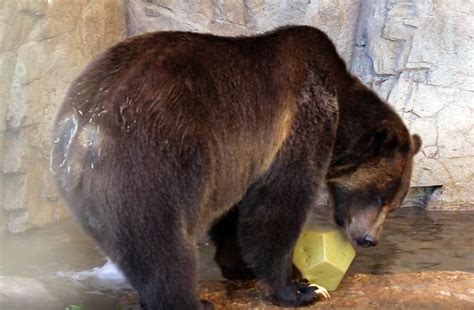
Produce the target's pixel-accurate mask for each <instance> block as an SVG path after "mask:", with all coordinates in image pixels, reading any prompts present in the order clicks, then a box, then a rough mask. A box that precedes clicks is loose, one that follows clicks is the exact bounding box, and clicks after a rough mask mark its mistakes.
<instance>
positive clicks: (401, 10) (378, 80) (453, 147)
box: [351, 0, 474, 210]
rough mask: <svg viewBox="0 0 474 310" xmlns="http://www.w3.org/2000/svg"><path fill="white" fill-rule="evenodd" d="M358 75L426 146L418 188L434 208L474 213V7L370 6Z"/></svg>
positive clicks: (364, 16) (355, 63)
mask: <svg viewBox="0 0 474 310" xmlns="http://www.w3.org/2000/svg"><path fill="white" fill-rule="evenodd" d="M359 16H360V17H359V24H358V29H357V34H356V40H355V42H354V43H355V44H354V53H353V55H352V59H351V69H352V71H353V72H354V73H355V74H356V75H358V76H360V77H361V78H362V79H363V80H364V81H365V82H366V83H367V84H369V85H371V86H372V88H373V89H375V90H376V91H377V92H378V93H379V94H380V95H381V96H382V97H383V98H385V99H386V100H387V101H388V102H390V103H391V104H392V105H394V106H395V108H396V109H397V110H398V111H400V112H401V115H402V116H403V118H404V119H405V121H406V122H407V124H408V126H409V127H410V129H411V130H412V131H413V132H416V133H419V134H420V135H421V137H422V138H423V148H422V150H421V154H420V155H419V156H418V157H417V161H416V165H415V171H414V182H413V183H414V185H418V186H429V185H442V186H443V193H442V195H441V196H440V200H439V201H438V202H437V203H436V204H434V205H433V207H434V208H442V209H453V210H455V209H461V208H474V192H473V190H472V189H473V188H474V40H473V38H474V3H473V2H470V1H461V0H454V1H416V0H413V1H406V0H405V1H402V0H399V1H393V0H390V1H389V0H387V1H364V2H362V5H361V8H360V14H359Z"/></svg>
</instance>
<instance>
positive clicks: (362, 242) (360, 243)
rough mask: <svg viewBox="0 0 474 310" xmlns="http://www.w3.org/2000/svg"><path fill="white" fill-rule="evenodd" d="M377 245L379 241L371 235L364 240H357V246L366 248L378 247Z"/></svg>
mask: <svg viewBox="0 0 474 310" xmlns="http://www.w3.org/2000/svg"><path fill="white" fill-rule="evenodd" d="M377 243H378V241H377V239H376V238H375V237H373V236H372V235H370V234H365V235H364V236H363V237H362V238H360V239H358V240H357V245H358V246H362V247H364V248H368V247H372V246H376V245H377Z"/></svg>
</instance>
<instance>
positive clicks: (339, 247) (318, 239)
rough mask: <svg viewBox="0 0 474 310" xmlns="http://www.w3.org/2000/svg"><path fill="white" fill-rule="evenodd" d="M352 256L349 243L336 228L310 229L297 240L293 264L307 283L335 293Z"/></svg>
mask: <svg viewBox="0 0 474 310" xmlns="http://www.w3.org/2000/svg"><path fill="white" fill-rule="evenodd" d="M355 255H356V252H355V250H354V248H353V247H352V244H351V242H350V241H349V239H348V238H347V237H346V235H345V234H344V233H343V232H342V231H340V230H339V229H335V228H327V229H318V230H310V231H304V232H303V233H302V234H301V236H300V238H299V239H298V242H297V243H296V246H295V250H294V254H293V263H294V264H295V266H296V267H297V268H298V269H299V271H300V272H301V275H302V276H303V278H305V279H307V280H308V281H309V282H310V283H312V284H317V285H320V286H323V287H325V288H326V289H327V290H328V291H334V290H336V289H337V287H338V286H339V283H341V281H342V278H343V277H344V274H345V273H346V272H347V270H348V269H349V266H350V265H351V263H352V261H353V260H354V257H355Z"/></svg>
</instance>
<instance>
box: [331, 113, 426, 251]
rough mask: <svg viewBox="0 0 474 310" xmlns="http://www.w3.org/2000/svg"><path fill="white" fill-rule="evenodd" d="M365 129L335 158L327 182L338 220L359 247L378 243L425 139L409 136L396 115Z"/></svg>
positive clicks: (408, 180) (401, 195)
mask: <svg viewBox="0 0 474 310" xmlns="http://www.w3.org/2000/svg"><path fill="white" fill-rule="evenodd" d="M361 132H362V133H363V134H361V135H360V137H359V138H356V139H355V141H353V143H350V146H348V147H347V148H346V149H345V151H344V152H343V153H342V154H339V156H337V157H335V158H333V160H332V162H331V167H330V170H329V171H330V172H329V175H328V183H327V184H328V188H329V191H330V193H331V196H332V198H333V203H334V217H335V221H336V223H337V224H338V225H339V226H340V227H342V228H343V229H344V230H345V231H346V233H347V235H348V236H349V237H350V239H351V240H352V242H353V243H354V244H355V245H357V246H362V247H369V246H375V245H377V241H378V238H379V235H380V233H381V231H382V225H383V222H384V220H385V218H386V216H387V215H388V213H390V212H391V211H393V210H394V209H396V208H398V207H399V206H400V205H401V203H402V201H403V199H404V198H405V196H406V194H407V192H408V189H409V185H410V179H411V174H412V166H413V157H414V155H415V154H416V153H417V152H418V151H419V149H420V147H421V139H420V137H419V136H418V135H410V133H409V132H408V130H407V129H406V127H405V126H404V125H403V123H402V121H401V120H400V119H399V118H398V117H395V118H392V119H391V120H382V121H380V122H378V123H377V124H375V125H374V126H370V127H369V128H364V129H363V130H362V131H361Z"/></svg>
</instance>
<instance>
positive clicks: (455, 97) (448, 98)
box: [0, 0, 474, 232]
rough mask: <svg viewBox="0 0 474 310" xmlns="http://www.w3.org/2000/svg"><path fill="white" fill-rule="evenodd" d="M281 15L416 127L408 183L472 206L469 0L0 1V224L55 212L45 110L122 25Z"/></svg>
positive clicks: (238, 31) (255, 26) (151, 26)
mask: <svg viewBox="0 0 474 310" xmlns="http://www.w3.org/2000/svg"><path fill="white" fill-rule="evenodd" d="M123 6H125V8H124V7H123ZM125 17H126V18H125ZM125 19H126V21H125ZM286 24H307V25H313V26H316V27H319V28H321V29H322V30H324V31H326V32H327V33H328V35H329V36H330V37H331V38H332V39H333V40H334V42H335V43H336V45H337V47H338V50H339V52H340V53H341V54H342V56H343V58H344V59H345V60H346V62H347V63H348V64H349V66H350V68H351V70H352V71H353V72H354V73H355V74H356V75H358V76H359V77H361V78H362V79H363V80H364V81H365V82H366V83H367V84H368V85H370V86H371V87H372V88H373V89H375V90H376V91H377V92H378V93H379V94H380V95H381V96H382V97H383V98H385V99H387V100H388V101H389V102H390V103H391V104H393V105H394V106H395V107H396V108H397V110H399V111H400V112H401V114H402V115H403V117H404V119H405V121H406V122H407V124H408V125H409V126H410V128H411V129H412V130H413V131H414V132H417V133H419V134H420V135H421V136H422V138H423V140H424V145H423V149H422V152H421V154H420V156H418V157H417V163H416V168H415V175H414V182H413V184H414V185H415V186H416V185H418V186H430V185H443V190H444V193H443V194H442V195H441V196H440V200H439V201H438V203H437V204H432V205H434V206H436V207H441V208H447V209H460V208H472V209H474V203H473V201H474V194H473V193H472V191H471V189H472V188H474V184H473V182H474V175H473V170H474V169H473V168H472V167H474V147H473V144H474V128H473V125H474V124H473V122H474V121H473V119H474V117H473V116H474V115H473V102H474V73H473V72H474V70H473V66H474V46H473V45H474V40H473V39H472V38H473V37H474V3H472V2H469V1H462V0H453V1H434V0H432V1H430V0H427V1H409V0H383V1H363V0H347V1H332V0H320V1H303V0H294V1H290V0H287V1H269V0H235V1H230V0H200V1H189V0H123V1H117V0H101V1H88V0H71V1H60V0H4V1H1V2H0V40H1V41H0V44H1V46H0V68H1V70H0V80H1V81H2V83H0V94H1V96H0V163H2V173H3V178H2V177H0V202H1V208H0V209H1V210H2V212H0V227H1V226H2V225H3V226H6V227H7V228H8V229H9V230H10V231H15V232H16V231H23V230H25V229H27V228H29V227H33V226H37V225H41V224H44V223H48V222H51V221H54V220H55V219H58V218H60V217H61V216H62V214H63V210H64V209H63V208H62V207H61V203H60V202H59V201H58V199H57V195H56V193H55V190H54V186H53V185H52V182H51V175H50V172H49V167H48V157H49V150H50V146H49V135H50V127H51V123H52V119H53V117H54V113H55V110H56V108H57V106H58V104H59V103H60V101H61V99H62V97H63V95H64V92H65V90H66V88H67V85H68V83H69V82H70V81H71V80H72V79H73V78H74V77H75V76H76V75H77V74H78V72H79V71H80V70H81V68H83V67H84V65H85V64H86V63H87V62H88V61H89V60H90V59H91V58H92V57H93V56H94V55H96V54H97V53H99V52H100V51H102V50H103V49H104V48H105V47H107V46H110V45H112V44H113V43H114V42H116V41H118V40H120V39H122V38H123V37H125V32H126V31H127V32H128V35H136V34H140V33H143V32H148V31H154V30H188V31H199V32H212V33H215V34H221V35H243V34H252V33H258V32H263V31H266V30H269V29H272V28H274V27H276V26H280V25H286ZM125 25H127V26H125ZM125 28H127V29H125Z"/></svg>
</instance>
